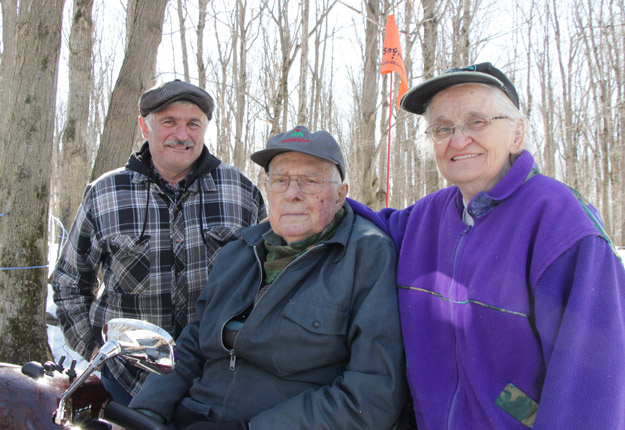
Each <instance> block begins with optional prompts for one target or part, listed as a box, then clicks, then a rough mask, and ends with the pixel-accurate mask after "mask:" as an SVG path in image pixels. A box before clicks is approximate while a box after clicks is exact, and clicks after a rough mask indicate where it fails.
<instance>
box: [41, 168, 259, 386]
mask: <svg viewBox="0 0 625 430" xmlns="http://www.w3.org/2000/svg"><path fill="white" fill-rule="evenodd" d="M200 193H201V196H200ZM146 209H147V211H146ZM265 217H266V210H265V206H264V203H263V199H262V196H261V194H260V191H259V190H258V188H257V187H256V186H255V185H254V184H253V183H252V182H251V181H250V180H249V179H248V178H247V177H245V176H244V175H243V173H241V172H240V171H239V170H237V169H235V168H234V167H231V166H228V165H225V164H219V165H218V166H217V167H216V168H215V169H214V170H213V171H212V172H210V173H209V172H206V173H205V174H203V175H200V177H199V178H198V179H196V180H195V181H193V182H192V183H191V184H190V185H189V186H188V187H187V189H186V191H185V193H184V194H183V195H182V197H181V198H180V200H179V201H178V202H177V204H176V205H174V203H173V202H172V201H171V200H170V199H169V197H167V195H166V193H164V192H163V190H162V189H161V187H160V186H159V185H158V184H157V183H156V182H154V181H153V179H151V178H150V176H149V175H148V174H147V173H146V172H145V171H144V172H143V173H139V172H137V171H133V170H129V169H128V168H126V169H118V170H115V171H113V172H110V173H109V174H106V175H104V176H103V177H101V178H99V179H98V180H97V181H95V182H94V183H92V184H90V185H89V186H88V187H87V189H86V191H85V194H84V197H83V201H82V204H81V206H80V208H79V210H78V213H77V215H76V218H75V220H74V224H73V226H72V229H71V231H70V234H69V240H68V241H67V244H66V245H65V247H64V249H63V250H62V252H61V255H60V257H59V260H58V262H57V266H56V269H55V271H54V273H53V275H52V279H51V283H52V287H53V289H54V301H55V302H56V304H57V306H58V308H57V314H58V317H59V321H60V323H61V326H62V328H63V332H64V334H65V338H66V340H67V342H68V344H69V345H70V346H71V347H72V348H73V349H74V350H76V351H77V352H78V353H79V354H81V355H82V356H84V357H86V358H89V355H90V354H91V352H92V351H93V349H94V348H95V347H96V346H97V345H100V344H101V343H102V341H101V339H100V335H99V331H100V330H101V328H102V326H103V325H104V324H105V323H106V322H107V321H108V320H110V319H112V318H120V317H124V318H137V319H142V320H145V321H149V322H151V323H154V324H156V325H158V326H160V327H162V328H164V329H165V330H167V331H168V332H169V333H171V334H172V335H173V336H174V337H177V336H178V334H179V333H180V331H181V330H182V328H183V327H184V326H185V325H186V324H187V323H188V322H191V321H193V320H194V319H195V305H196V301H197V298H198V296H199V294H200V291H201V289H202V288H203V287H204V285H205V284H206V280H207V278H208V274H209V272H210V270H211V268H212V267H213V263H214V261H215V256H216V253H217V251H218V250H219V249H220V248H221V247H222V246H223V245H225V244H226V243H227V242H229V241H232V240H235V239H237V238H238V230H239V229H240V228H242V227H246V226H249V225H252V224H256V223H258V222H259V221H260V220H262V219H263V218H265ZM144 223H145V229H144ZM202 230H203V231H202ZM202 234H203V235H204V239H203V238H202ZM205 242H206V244H205ZM100 269H101V270H102V273H101V277H102V281H103V282H99V280H98V272H99V270H100ZM109 369H110V370H111V372H112V373H113V375H114V376H115V377H116V378H117V380H118V382H120V384H121V385H122V386H124V388H126V389H127V390H128V391H129V392H130V393H132V394H134V393H136V392H137V391H138V390H139V388H140V385H141V383H142V381H143V379H144V378H145V375H144V374H142V372H139V373H137V374H135V372H130V371H128V370H127V369H125V368H124V366H123V363H122V361H121V360H115V361H113V360H112V361H109Z"/></svg>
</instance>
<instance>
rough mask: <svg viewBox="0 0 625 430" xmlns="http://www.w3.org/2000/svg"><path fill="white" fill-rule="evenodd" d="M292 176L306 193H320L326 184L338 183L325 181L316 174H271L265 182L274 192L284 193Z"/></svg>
mask: <svg viewBox="0 0 625 430" xmlns="http://www.w3.org/2000/svg"><path fill="white" fill-rule="evenodd" d="M291 178H294V179H295V180H296V181H297V186H298V187H299V189H300V191H301V192H302V193H306V194H317V193H320V192H321V191H323V187H324V185H325V184H338V182H336V181H324V180H323V179H319V178H315V177H314V176H302V175H292V176H282V175H271V176H268V177H267V179H266V180H265V183H266V184H267V189H268V190H269V191H271V192H272V193H283V192H285V191H286V190H287V189H288V188H289V184H290V183H291Z"/></svg>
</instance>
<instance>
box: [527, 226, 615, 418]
mask: <svg viewBox="0 0 625 430" xmlns="http://www.w3.org/2000/svg"><path fill="white" fill-rule="evenodd" d="M624 287H625V269H624V267H623V263H622V262H621V260H620V259H619V258H618V257H617V256H616V255H615V251H614V250H613V249H612V247H611V246H610V244H609V243H607V242H606V241H605V240H603V239H601V238H600V237H597V236H592V237H586V238H585V239H583V240H581V241H580V242H578V243H577V244H576V245H575V246H574V247H572V248H571V249H569V250H568V251H567V252H566V253H564V254H563V255H562V256H560V257H559V258H558V259H557V260H556V261H555V262H554V263H553V264H552V265H551V266H550V268H549V269H548V270H547V271H546V272H545V273H544V274H543V276H542V277H541V279H540V280H539V283H538V286H537V290H536V302H535V309H536V328H537V330H538V333H539V336H540V341H541V344H542V347H543V352H544V358H545V363H546V365H547V372H546V375H545V381H544V386H543V390H542V394H541V398H540V401H539V407H538V413H537V416H536V422H535V424H534V427H533V428H534V430H543V429H554V428H606V429H607V428H614V429H616V428H623V423H624V422H625V390H624V389H623V382H624V381H625V359H624V358H623V357H624V354H625V312H624V310H625V291H624Z"/></svg>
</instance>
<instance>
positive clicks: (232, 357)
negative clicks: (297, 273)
mask: <svg viewBox="0 0 625 430" xmlns="http://www.w3.org/2000/svg"><path fill="white" fill-rule="evenodd" d="M323 245H324V244H321V245H317V246H314V247H312V248H310V249H308V250H307V251H306V252H304V253H303V254H302V255H300V256H299V257H297V258H296V259H295V260H293V261H291V262H290V263H289V264H288V265H287V266H286V267H285V268H284V270H282V272H280V274H279V275H278V276H277V277H276V279H274V280H273V282H274V283H275V282H276V281H277V280H278V279H279V278H280V276H282V274H283V273H284V272H285V271H286V270H287V269H288V268H289V267H290V266H292V265H293V264H295V262H297V261H298V260H299V259H300V258H303V257H304V256H305V255H308V254H309V253H310V252H312V251H314V250H316V249H318V248H320V247H322V246H323ZM252 249H253V250H254V256H255V257H256V263H258V267H259V269H260V271H261V276H260V282H259V283H258V288H256V292H258V291H259V290H260V288H261V287H262V282H263V276H262V271H263V265H262V263H261V262H260V258H259V257H258V250H257V247H256V246H253V247H252ZM263 297H264V295H263ZM263 297H261V298H260V300H262V299H263ZM260 300H259V301H260ZM248 307H249V306H248ZM246 309H247V308H246ZM234 316H235V315H233V316H232V317H231V318H234ZM231 318H230V319H231ZM230 319H228V320H226V322H225V323H224V324H223V325H222V326H221V344H222V345H223V341H224V339H223V336H224V335H223V332H224V328H225V327H226V324H228V321H230ZM241 329H242V328H241ZM237 336H238V335H237ZM236 345H237V340H236V339H235V340H234V344H233V345H232V349H230V350H229V354H230V366H229V369H230V370H231V371H233V372H234V369H235V368H236V364H237V356H236V354H235V352H234V348H235V347H236Z"/></svg>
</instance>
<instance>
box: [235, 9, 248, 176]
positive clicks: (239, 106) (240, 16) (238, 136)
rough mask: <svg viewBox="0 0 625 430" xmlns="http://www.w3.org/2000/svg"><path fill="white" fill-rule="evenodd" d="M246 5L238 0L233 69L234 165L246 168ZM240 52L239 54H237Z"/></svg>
mask: <svg viewBox="0 0 625 430" xmlns="http://www.w3.org/2000/svg"><path fill="white" fill-rule="evenodd" d="M245 9H246V5H245V4H244V3H243V2H242V1H241V0H236V7H235V15H236V16H235V20H236V21H235V23H236V24H235V29H234V40H233V47H234V52H233V57H234V58H233V60H234V62H233V70H232V76H233V78H234V88H236V92H235V100H236V110H235V111H234V112H233V114H234V165H235V166H236V167H238V168H240V169H241V170H245V163H246V161H247V159H248V157H249V155H248V146H247V144H246V142H244V140H243V120H244V117H245V105H246V103H245V101H246V99H247V97H246V94H247V87H248V82H247V49H248V48H247V43H248V40H247V34H246V22H245ZM237 53H238V55H237Z"/></svg>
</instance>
